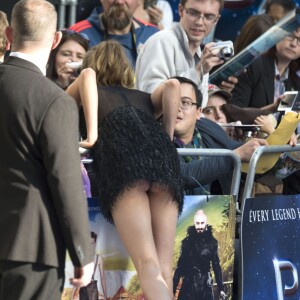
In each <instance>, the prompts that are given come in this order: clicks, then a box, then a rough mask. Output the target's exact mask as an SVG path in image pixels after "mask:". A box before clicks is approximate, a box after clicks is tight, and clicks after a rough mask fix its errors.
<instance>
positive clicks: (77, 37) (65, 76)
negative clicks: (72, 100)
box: [46, 29, 89, 90]
mask: <svg viewBox="0 0 300 300" xmlns="http://www.w3.org/2000/svg"><path fill="white" fill-rule="evenodd" d="M88 49H89V40H88V37H87V36H86V35H84V34H81V33H77V32H75V31H73V30H69V29H63V30H62V39H61V42H60V43H59V45H58V46H57V48H55V49H53V50H52V51H51V53H50V56H49V60H48V63H47V70H46V76H47V77H48V78H49V79H50V80H52V81H54V82H55V83H56V84H57V85H58V86H60V87H61V88H62V89H64V90H65V89H66V88H67V87H68V86H69V85H70V84H71V83H72V82H73V81H74V80H75V79H76V77H77V76H78V74H79V73H78V71H79V69H80V65H81V63H82V61H83V59H84V57H85V55H86V52H87V51H88Z"/></svg>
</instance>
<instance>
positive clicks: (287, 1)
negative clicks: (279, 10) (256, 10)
mask: <svg viewBox="0 0 300 300" xmlns="http://www.w3.org/2000/svg"><path fill="white" fill-rule="evenodd" d="M273 4H276V5H280V6H282V7H283V9H284V12H289V11H292V10H293V9H295V8H296V4H295V3H294V1H293V0H270V1H268V2H267V4H266V14H267V13H268V12H269V10H270V7H271V6H272V5H273Z"/></svg>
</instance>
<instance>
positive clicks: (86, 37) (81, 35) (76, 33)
mask: <svg viewBox="0 0 300 300" xmlns="http://www.w3.org/2000/svg"><path fill="white" fill-rule="evenodd" d="M61 32H62V33H63V34H67V35H79V36H80V37H81V38H83V39H84V40H86V41H87V42H89V41H90V39H89V37H88V36H87V35H86V34H85V33H83V32H77V31H75V30H71V29H62V30H61Z"/></svg>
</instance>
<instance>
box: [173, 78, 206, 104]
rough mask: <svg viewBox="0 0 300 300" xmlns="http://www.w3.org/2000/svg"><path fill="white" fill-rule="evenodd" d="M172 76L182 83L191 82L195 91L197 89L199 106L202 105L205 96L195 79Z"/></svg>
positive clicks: (196, 94)
mask: <svg viewBox="0 0 300 300" xmlns="http://www.w3.org/2000/svg"><path fill="white" fill-rule="evenodd" d="M172 78H174V79H177V80H178V81H179V82H180V84H182V83H187V84H190V85H191V86H192V87H193V88H194V91H195V96H196V102H197V107H201V105H202V99H203V96H202V93H201V91H200V90H199V89H198V86H197V84H196V83H195V82H194V81H192V80H191V79H188V78H186V77H181V76H174V77H172Z"/></svg>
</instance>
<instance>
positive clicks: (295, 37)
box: [286, 33, 300, 46]
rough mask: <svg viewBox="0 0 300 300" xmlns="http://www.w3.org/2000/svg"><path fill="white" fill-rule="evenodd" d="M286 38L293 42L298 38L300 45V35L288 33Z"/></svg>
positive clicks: (299, 44)
mask: <svg viewBox="0 0 300 300" xmlns="http://www.w3.org/2000/svg"><path fill="white" fill-rule="evenodd" d="M286 39H287V40H288V41H291V42H293V41H294V39H296V41H297V45H298V46H300V37H297V36H295V35H294V34H293V33H291V34H290V35H288V36H287V37H286Z"/></svg>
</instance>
